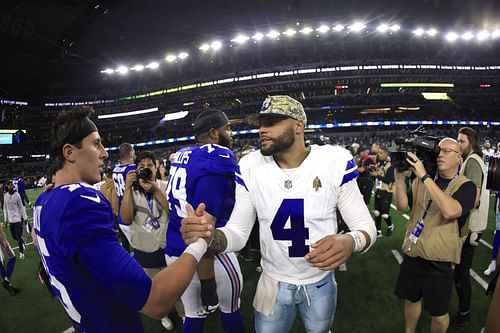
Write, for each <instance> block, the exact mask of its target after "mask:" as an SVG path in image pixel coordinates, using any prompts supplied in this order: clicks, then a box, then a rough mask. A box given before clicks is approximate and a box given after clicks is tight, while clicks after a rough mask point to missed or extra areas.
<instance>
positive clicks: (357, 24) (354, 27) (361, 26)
mask: <svg viewBox="0 0 500 333" xmlns="http://www.w3.org/2000/svg"><path fill="white" fill-rule="evenodd" d="M348 28H349V30H350V31H354V32H360V31H361V30H363V29H364V28H366V25H365V24H364V23H361V22H354V23H353V24H351V25H350V26H349V27H348Z"/></svg>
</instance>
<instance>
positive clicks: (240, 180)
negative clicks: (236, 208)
mask: <svg viewBox="0 0 500 333" xmlns="http://www.w3.org/2000/svg"><path fill="white" fill-rule="evenodd" d="M234 181H235V182H236V183H238V184H240V185H241V186H243V187H244V188H245V190H247V191H248V188H247V185H246V184H245V181H244V180H243V178H241V175H240V174H235V175H234Z"/></svg>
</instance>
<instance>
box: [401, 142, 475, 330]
mask: <svg viewBox="0 0 500 333" xmlns="http://www.w3.org/2000/svg"><path fill="white" fill-rule="evenodd" d="M439 148H440V152H439V155H438V157H437V166H438V171H437V174H436V176H435V177H431V176H430V175H429V174H428V173H427V171H426V170H425V166H424V165H423V163H422V161H421V160H419V159H418V157H417V156H416V155H415V154H413V153H408V155H407V161H408V163H409V164H410V165H411V168H410V170H411V171H413V173H414V174H415V176H416V178H415V179H414V180H413V183H412V188H411V192H410V193H409V194H407V191H406V183H405V172H403V171H398V172H396V206H397V209H398V211H399V212H400V213H403V212H406V209H407V208H408V206H409V205H408V203H409V202H411V203H412V205H411V213H410V220H409V222H408V224H407V225H406V233H405V237H404V240H403V252H404V258H403V262H402V263H401V267H400V272H399V276H398V280H397V282H396V288H395V293H396V295H397V296H398V297H400V298H402V299H404V300H405V323H406V333H411V332H415V329H416V327H417V322H418V319H419V317H420V313H421V310H422V301H424V303H425V308H426V309H427V310H428V311H429V313H430V315H431V318H432V321H431V332H432V333H438V332H443V333H444V332H446V330H447V329H448V326H449V322H450V319H449V315H448V311H449V307H450V300H451V294H452V288H453V267H454V265H456V264H458V263H460V252H461V249H462V244H463V241H464V239H465V237H466V236H467V226H466V219H467V216H468V214H469V211H470V210H471V209H472V208H473V207H474V201H475V193H476V191H475V185H474V183H473V182H471V181H470V180H468V179H467V178H466V177H465V176H464V175H461V174H459V165H460V163H461V148H460V145H459V143H458V142H457V141H456V140H454V139H452V138H445V139H443V140H441V142H440V143H439Z"/></svg>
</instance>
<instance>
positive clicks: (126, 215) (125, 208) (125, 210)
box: [120, 189, 134, 224]
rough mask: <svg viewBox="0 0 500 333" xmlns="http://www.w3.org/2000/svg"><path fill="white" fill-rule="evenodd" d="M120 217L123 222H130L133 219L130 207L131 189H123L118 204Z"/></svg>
mask: <svg viewBox="0 0 500 333" xmlns="http://www.w3.org/2000/svg"><path fill="white" fill-rule="evenodd" d="M120 218H121V219H122V221H123V223H125V224H131V223H132V220H133V219H134V209H133V207H132V189H125V192H124V194H123V200H122V203H121V205H120Z"/></svg>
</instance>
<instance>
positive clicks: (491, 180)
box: [486, 157, 500, 191]
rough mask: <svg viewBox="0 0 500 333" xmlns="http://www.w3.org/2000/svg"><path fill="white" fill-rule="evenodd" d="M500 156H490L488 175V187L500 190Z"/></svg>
mask: <svg viewBox="0 0 500 333" xmlns="http://www.w3.org/2000/svg"><path fill="white" fill-rule="evenodd" d="M499 161H500V158H498V157H496V158H490V160H489V161H488V174H487V176H486V188H487V189H488V190H493V191H500V169H499V168H497V165H498V163H499Z"/></svg>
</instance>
